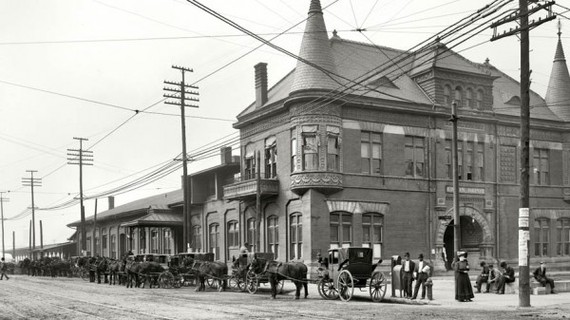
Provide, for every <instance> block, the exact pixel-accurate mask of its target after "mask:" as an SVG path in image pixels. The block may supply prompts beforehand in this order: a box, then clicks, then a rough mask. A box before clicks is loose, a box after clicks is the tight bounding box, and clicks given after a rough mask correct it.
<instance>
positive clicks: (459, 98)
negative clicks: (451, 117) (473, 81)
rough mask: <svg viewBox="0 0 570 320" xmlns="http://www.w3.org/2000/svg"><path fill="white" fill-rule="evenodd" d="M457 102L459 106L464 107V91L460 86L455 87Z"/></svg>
mask: <svg viewBox="0 0 570 320" xmlns="http://www.w3.org/2000/svg"><path fill="white" fill-rule="evenodd" d="M455 101H457V106H458V107H462V106H463V89H462V88H461V87H460V86H457V87H455Z"/></svg>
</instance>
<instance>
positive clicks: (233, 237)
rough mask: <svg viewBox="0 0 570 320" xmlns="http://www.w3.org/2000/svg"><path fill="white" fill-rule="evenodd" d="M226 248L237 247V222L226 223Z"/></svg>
mask: <svg viewBox="0 0 570 320" xmlns="http://www.w3.org/2000/svg"><path fill="white" fill-rule="evenodd" d="M227 241H228V247H229V248H238V247H239V228H238V222H237V221H236V220H232V221H230V222H228V240H227Z"/></svg>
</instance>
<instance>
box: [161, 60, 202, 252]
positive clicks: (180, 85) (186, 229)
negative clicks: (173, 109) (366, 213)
mask: <svg viewBox="0 0 570 320" xmlns="http://www.w3.org/2000/svg"><path fill="white" fill-rule="evenodd" d="M172 68H173V69H176V70H180V72H181V73H182V81H181V82H172V81H166V80H165V81H164V84H168V85H171V86H175V87H174V88H172V87H164V91H169V92H172V93H165V94H164V97H165V98H169V99H173V100H174V101H168V100H167V101H165V102H164V103H166V104H172V105H176V106H180V122H181V127H182V179H183V181H182V193H183V196H184V207H183V208H182V216H183V225H182V243H184V246H185V247H186V248H185V249H186V251H188V249H189V248H190V240H191V239H192V221H191V219H190V211H189V209H190V196H189V194H188V193H189V192H190V190H189V188H188V154H187V153H186V115H185V112H186V111H185V109H186V107H192V108H198V106H197V105H195V104H186V100H189V101H194V102H198V101H199V100H198V99H197V98H194V97H187V96H186V95H191V96H197V95H198V92H197V91H192V90H198V87H196V86H192V85H187V84H186V82H185V77H184V76H185V73H186V72H194V70H192V69H189V68H185V67H179V66H172ZM187 89H190V91H189V90H187Z"/></svg>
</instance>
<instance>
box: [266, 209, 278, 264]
mask: <svg viewBox="0 0 570 320" xmlns="http://www.w3.org/2000/svg"><path fill="white" fill-rule="evenodd" d="M267 248H268V249H269V252H272V253H273V256H274V257H275V259H276V260H277V257H278V253H279V218H278V217H277V216H270V217H268V218H267Z"/></svg>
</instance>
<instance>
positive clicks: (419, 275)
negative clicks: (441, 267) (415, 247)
mask: <svg viewBox="0 0 570 320" xmlns="http://www.w3.org/2000/svg"><path fill="white" fill-rule="evenodd" d="M418 259H419V261H418V263H416V266H415V268H414V278H416V286H415V287H414V295H413V296H412V300H414V299H416V298H417V297H418V291H420V286H421V287H422V300H423V299H425V298H426V281H427V279H429V278H430V277H431V267H430V266H429V264H428V263H427V262H425V261H424V255H423V254H421V253H420V255H419V256H418Z"/></svg>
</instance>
